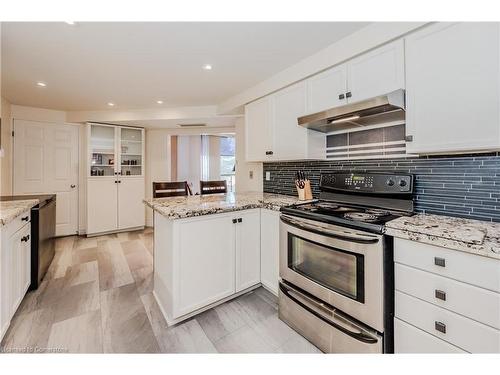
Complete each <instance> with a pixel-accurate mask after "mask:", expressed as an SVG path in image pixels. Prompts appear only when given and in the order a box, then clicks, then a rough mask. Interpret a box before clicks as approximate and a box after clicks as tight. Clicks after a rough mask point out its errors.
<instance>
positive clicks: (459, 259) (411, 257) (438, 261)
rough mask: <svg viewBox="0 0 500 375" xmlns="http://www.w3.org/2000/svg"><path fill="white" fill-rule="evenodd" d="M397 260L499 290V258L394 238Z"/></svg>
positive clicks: (395, 259)
mask: <svg viewBox="0 0 500 375" xmlns="http://www.w3.org/2000/svg"><path fill="white" fill-rule="evenodd" d="M394 261H395V262H397V263H401V264H405V265H407V266H410V267H415V268H418V269H421V270H424V271H429V272H432V273H435V274H437V275H441V276H445V277H449V278H452V279H455V280H458V281H462V282H464V283H467V284H472V285H476V286H479V287H481V288H486V289H489V290H492V291H494V292H497V293H499V292H500V272H499V271H498V270H499V269H500V261H499V260H496V259H492V258H486V257H483V256H479V255H474V254H468V253H464V252H461V251H457V250H449V249H446V248H444V247H439V246H434V245H428V244H423V243H420V242H415V241H409V240H404V239H401V238H395V239H394Z"/></svg>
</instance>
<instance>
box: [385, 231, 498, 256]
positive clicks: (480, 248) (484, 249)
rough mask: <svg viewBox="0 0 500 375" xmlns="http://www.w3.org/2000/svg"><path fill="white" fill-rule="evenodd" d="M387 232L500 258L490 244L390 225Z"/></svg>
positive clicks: (398, 236) (387, 233)
mask: <svg viewBox="0 0 500 375" xmlns="http://www.w3.org/2000/svg"><path fill="white" fill-rule="evenodd" d="M385 234H386V235H388V236H392V237H396V238H401V239H405V240H410V241H415V242H419V243H424V244H428V245H433V246H437V247H442V248H445V249H448V250H453V251H460V252H463V253H468V254H472V255H478V256H482V257H485V258H491V259H496V260H500V253H496V252H494V251H493V250H491V249H488V246H484V245H474V244H470V243H467V242H463V241H459V240H452V239H448V238H443V237H438V236H434V235H431V234H426V233H421V232H414V231H409V230H404V229H396V228H390V227H386V231H385Z"/></svg>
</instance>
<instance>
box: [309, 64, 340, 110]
mask: <svg viewBox="0 0 500 375" xmlns="http://www.w3.org/2000/svg"><path fill="white" fill-rule="evenodd" d="M306 85H307V114H312V113H316V112H320V111H324V110H326V109H329V108H333V107H337V106H339V105H343V104H346V102H347V101H346V98H345V93H346V92H347V65H346V64H343V65H340V66H336V67H333V68H331V69H328V70H326V71H324V72H323V73H320V74H317V75H315V76H313V77H311V78H309V79H308V80H307V83H306Z"/></svg>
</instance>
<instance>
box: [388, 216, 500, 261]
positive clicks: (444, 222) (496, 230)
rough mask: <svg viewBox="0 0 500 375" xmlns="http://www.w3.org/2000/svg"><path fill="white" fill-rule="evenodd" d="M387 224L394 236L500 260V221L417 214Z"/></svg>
mask: <svg viewBox="0 0 500 375" xmlns="http://www.w3.org/2000/svg"><path fill="white" fill-rule="evenodd" d="M385 226H386V234H388V235H390V236H394V237H399V238H404V239H409V240H412V241H417V242H423V243H428V244H431V245H436V246H442V247H446V248H448V249H452V250H459V251H464V252H467V253H471V254H476V255H481V256H485V257H489V258H495V259H499V260H500V223H492V222H487V221H480V220H471V219H464V218H458V217H451V216H441V215H428V214H417V215H414V216H410V217H400V218H398V219H395V220H392V221H389V222H388V223H386V225H385Z"/></svg>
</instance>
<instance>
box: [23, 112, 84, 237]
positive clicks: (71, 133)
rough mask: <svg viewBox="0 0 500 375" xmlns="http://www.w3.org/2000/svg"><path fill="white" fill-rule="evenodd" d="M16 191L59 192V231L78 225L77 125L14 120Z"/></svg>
mask: <svg viewBox="0 0 500 375" xmlns="http://www.w3.org/2000/svg"><path fill="white" fill-rule="evenodd" d="M14 134H15V135H14V162H13V170H14V189H13V190H14V194H56V195H57V213H56V235H57V236H66V235H70V234H75V233H76V232H77V228H78V126H77V125H70V124H61V123H48V122H35V121H25V120H14Z"/></svg>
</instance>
